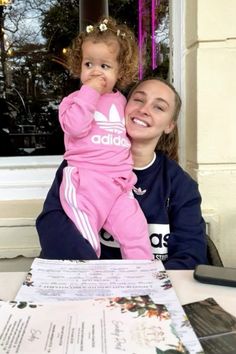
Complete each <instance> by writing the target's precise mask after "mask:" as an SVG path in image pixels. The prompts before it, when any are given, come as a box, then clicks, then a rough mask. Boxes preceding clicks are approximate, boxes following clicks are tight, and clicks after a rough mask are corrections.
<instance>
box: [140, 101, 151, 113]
mask: <svg viewBox="0 0 236 354" xmlns="http://www.w3.org/2000/svg"><path fill="white" fill-rule="evenodd" d="M139 111H140V112H141V113H142V114H144V115H148V114H149V109H148V105H147V103H143V104H142V105H141V106H140V107H139Z"/></svg>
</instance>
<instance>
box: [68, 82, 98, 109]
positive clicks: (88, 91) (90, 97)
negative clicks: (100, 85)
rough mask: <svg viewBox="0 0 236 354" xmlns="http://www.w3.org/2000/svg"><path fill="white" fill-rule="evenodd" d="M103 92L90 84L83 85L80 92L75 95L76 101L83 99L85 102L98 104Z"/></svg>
mask: <svg viewBox="0 0 236 354" xmlns="http://www.w3.org/2000/svg"><path fill="white" fill-rule="evenodd" d="M100 96H101V94H100V93H99V92H98V91H96V90H95V89H93V88H92V87H90V86H88V85H82V87H81V88H80V90H79V91H78V94H77V95H76V96H75V97H74V102H77V100H79V101H78V103H80V102H81V99H82V100H83V102H88V103H89V104H95V105H96V104H97V102H98V100H99V98H100Z"/></svg>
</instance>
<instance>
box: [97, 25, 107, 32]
mask: <svg viewBox="0 0 236 354" xmlns="http://www.w3.org/2000/svg"><path fill="white" fill-rule="evenodd" d="M99 29H100V31H101V32H104V31H106V30H107V25H106V24H105V23H101V24H100V25H99Z"/></svg>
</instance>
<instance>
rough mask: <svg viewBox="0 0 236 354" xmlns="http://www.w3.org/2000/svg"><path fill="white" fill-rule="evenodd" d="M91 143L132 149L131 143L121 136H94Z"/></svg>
mask: <svg viewBox="0 0 236 354" xmlns="http://www.w3.org/2000/svg"><path fill="white" fill-rule="evenodd" d="M91 141H92V143H93V144H100V145H116V146H123V147H127V148H129V147H130V143H129V142H128V141H127V140H126V139H125V138H121V137H120V136H113V135H112V134H107V135H93V136H92V138H91Z"/></svg>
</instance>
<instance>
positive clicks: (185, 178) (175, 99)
mask: <svg viewBox="0 0 236 354" xmlns="http://www.w3.org/2000/svg"><path fill="white" fill-rule="evenodd" d="M180 107H181V100H180V98H179V95H178V94H177V92H176V91H175V89H174V88H173V87H172V85H170V84H169V83H167V82H165V81H163V80H162V79H154V78H151V79H146V80H143V81H141V82H139V83H138V84H137V85H136V86H135V87H134V88H133V89H132V91H131V93H130V95H129V97H128V103H127V105H126V109H125V117H126V129H127V133H128V135H129V138H130V140H131V144H132V147H131V151H132V156H133V160H134V172H135V174H136V176H137V179H138V182H137V183H136V186H135V188H134V196H135V198H136V199H137V200H138V202H139V204H140V206H141V208H142V210H143V212H144V214H145V216H146V219H147V222H148V224H149V234H150V242H151V246H152V250H153V254H154V257H155V258H159V259H161V260H162V261H163V263H164V266H165V268H166V269H193V268H195V266H196V265H197V264H200V263H207V256H206V237H205V223H204V220H203V218H202V215H201V209H200V204H201V196H200V194H199V191H198V186H197V183H196V182H195V181H194V180H193V179H192V178H191V177H190V176H189V175H188V174H187V173H186V172H184V171H183V169H182V168H181V167H180V166H179V165H178V163H177V160H178V132H177V125H176V121H177V118H178V114H179V111H180ZM174 160H176V161H174ZM64 166H65V162H63V163H62V165H61V166H60V167H59V169H58V171H57V174H56V177H55V179H54V182H53V185H52V187H51V189H50V191H49V193H48V196H47V198H46V201H45V203H44V208H43V211H42V213H41V214H40V215H39V217H38V219H37V222H36V226H37V230H38V233H39V238H40V243H41V247H42V254H41V256H42V257H44V258H50V259H53V258H54V259H97V256H96V253H95V252H94V250H93V248H92V247H91V246H90V244H89V243H88V242H87V241H86V240H85V239H84V238H83V237H82V236H81V235H80V233H79V232H78V230H77V229H76V227H75V226H74V224H73V223H72V221H71V220H70V219H69V218H68V217H67V216H66V215H65V213H64V211H63V209H62V206H61V204H60V200H59V185H60V183H61V178H62V169H63V167H64ZM95 193H96V191H95ZM124 222H125V221H124ZM100 241H101V258H103V259H116V258H121V255H120V250H119V247H118V245H117V244H115V242H114V240H113V238H112V236H110V235H108V234H107V233H105V232H104V231H102V232H101V238H100Z"/></svg>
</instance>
